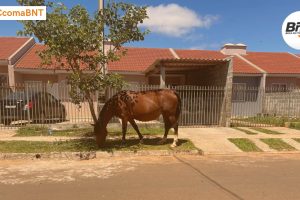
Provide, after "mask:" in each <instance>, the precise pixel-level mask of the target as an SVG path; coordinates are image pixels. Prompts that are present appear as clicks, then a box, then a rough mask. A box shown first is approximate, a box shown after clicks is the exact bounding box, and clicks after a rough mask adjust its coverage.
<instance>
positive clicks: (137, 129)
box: [129, 119, 143, 144]
mask: <svg viewBox="0 0 300 200" xmlns="http://www.w3.org/2000/svg"><path fill="white" fill-rule="evenodd" d="M129 122H130V124H131V126H132V127H133V128H134V130H135V131H136V132H137V134H138V135H139V138H140V143H141V144H142V143H143V136H142V134H141V132H140V130H139V128H138V126H137V125H136V123H135V121H134V119H131V120H129Z"/></svg>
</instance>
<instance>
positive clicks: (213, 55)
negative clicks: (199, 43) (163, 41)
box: [175, 49, 228, 59]
mask: <svg viewBox="0 0 300 200" xmlns="http://www.w3.org/2000/svg"><path fill="white" fill-rule="evenodd" d="M175 52H176V53H177V55H178V56H179V58H195V59H197V58H199V59H224V58H226V57H228V56H226V55H224V54H222V53H221V52H219V51H208V50H187V49H180V50H179V49H176V50H175Z"/></svg>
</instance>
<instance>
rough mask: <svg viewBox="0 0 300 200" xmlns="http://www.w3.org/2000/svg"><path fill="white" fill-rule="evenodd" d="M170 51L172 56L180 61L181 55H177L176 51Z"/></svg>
mask: <svg viewBox="0 0 300 200" xmlns="http://www.w3.org/2000/svg"><path fill="white" fill-rule="evenodd" d="M169 50H170V52H171V54H172V55H173V56H174V57H175V58H177V59H180V57H179V55H178V54H177V53H176V51H174V49H172V48H169Z"/></svg>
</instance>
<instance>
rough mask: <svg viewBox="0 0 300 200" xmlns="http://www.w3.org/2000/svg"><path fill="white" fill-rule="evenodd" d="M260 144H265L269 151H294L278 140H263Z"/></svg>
mask: <svg viewBox="0 0 300 200" xmlns="http://www.w3.org/2000/svg"><path fill="white" fill-rule="evenodd" d="M260 140H261V141H262V142H264V143H266V144H267V145H268V146H269V147H270V148H271V149H275V150H277V151H294V150H296V149H295V148H294V147H292V146H291V145H289V144H288V143H286V142H284V141H283V140H282V139H279V138H264V139H260Z"/></svg>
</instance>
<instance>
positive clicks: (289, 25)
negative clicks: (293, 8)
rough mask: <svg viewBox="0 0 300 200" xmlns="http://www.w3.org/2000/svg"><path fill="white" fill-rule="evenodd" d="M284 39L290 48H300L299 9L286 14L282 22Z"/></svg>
mask: <svg viewBox="0 0 300 200" xmlns="http://www.w3.org/2000/svg"><path fill="white" fill-rule="evenodd" d="M281 33H282V37H283V39H284V41H285V42H286V43H287V44H288V45H289V46H290V47H292V48H294V49H297V50H300V11H297V12H294V13H292V14H290V15H289V16H287V17H286V18H285V20H284V22H283V24H282V27H281Z"/></svg>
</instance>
